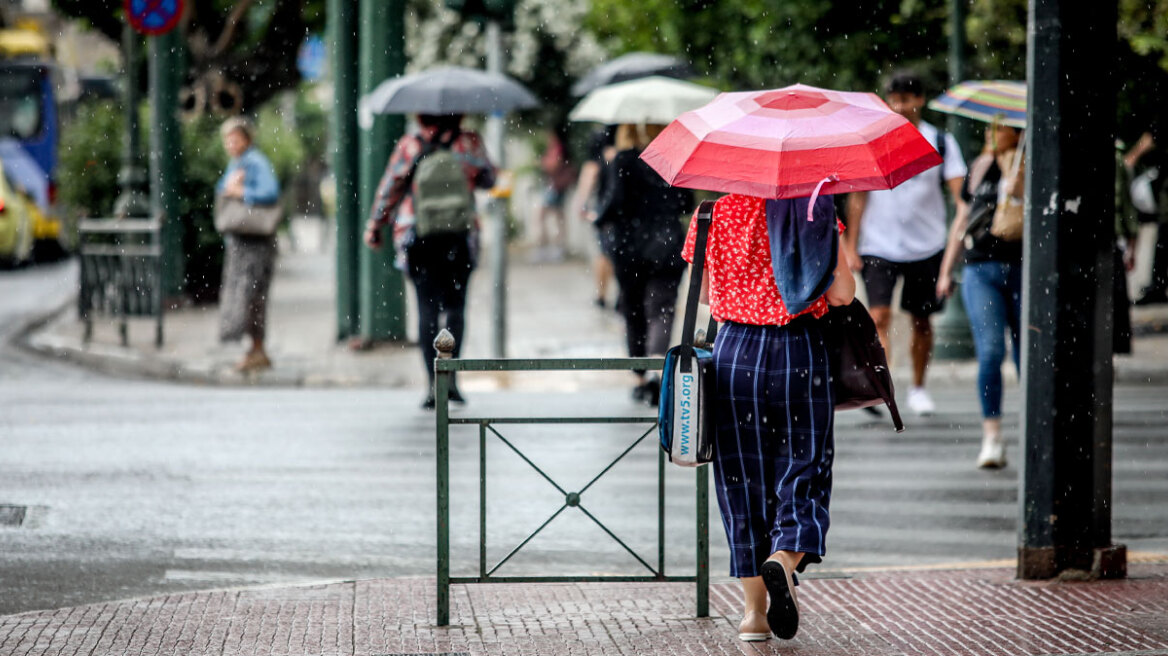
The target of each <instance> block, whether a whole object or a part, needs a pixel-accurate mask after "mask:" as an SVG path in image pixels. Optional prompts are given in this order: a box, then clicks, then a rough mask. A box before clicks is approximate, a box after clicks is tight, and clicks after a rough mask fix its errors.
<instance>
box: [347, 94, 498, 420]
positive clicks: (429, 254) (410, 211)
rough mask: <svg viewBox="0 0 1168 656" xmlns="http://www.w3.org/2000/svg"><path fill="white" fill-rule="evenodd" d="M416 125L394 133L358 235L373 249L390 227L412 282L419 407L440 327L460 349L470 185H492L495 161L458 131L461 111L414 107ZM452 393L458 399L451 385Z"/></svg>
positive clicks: (430, 397)
mask: <svg viewBox="0 0 1168 656" xmlns="http://www.w3.org/2000/svg"><path fill="white" fill-rule="evenodd" d="M417 123H418V129H417V131H415V132H411V133H408V134H405V135H403V136H402V137H401V139H399V140H398V142H397V145H396V146H395V147H394V150H393V154H392V155H391V156H390V158H389V164H388V166H387V167H386V169H385V174H384V175H383V176H382V178H381V183H380V184H379V185H378V187H377V194H376V196H375V197H374V200H373V209H372V211H371V213H370V216H369V221H368V223H367V224H366V227H365V235H364V241H365V244H366V245H367V246H369V248H372V249H374V250H377V249H379V248H381V245H382V234H383V229H384V228H385V227H386V226H390V229H391V230H392V234H393V243H394V247H395V249H396V252H397V266H398V268H400V269H402V270H403V271H405V272H406V273H407V275H408V276H409V278H410V281H411V282H413V284H414V291H415V293H416V294H417V301H418V344H419V346H420V347H421V351H422V366H423V367H424V368H425V370H426V374H427V376H428V378H429V381H430V382H429V386H428V390H427V393H426V397H425V399H424V400H423V401H422V407H423V408H425V409H432V408H433V407H434V405H435V399H434V358H435V357H437V351H436V350H435V348H434V338H435V337H437V336H438V332H439V330H440V329H441V328H442V327H445V328H446V329H447V330H449V331H450V333H451V334H452V335H454V339H455V347H454V357H456V358H457V357H458V355H459V352H460V351H461V349H462V343H463V333H464V328H465V313H466V294H467V284H468V283H469V281H470V273H471V270H472V269H474V266H475V255H476V253H475V251H476V248H475V246H476V244H477V233H478V215H477V213H476V210H475V199H474V190H475V189H476V188H477V189H489V188H490V187H492V186H493V185H494V184H495V168H494V166H493V165H492V164H491V161H490V159H489V158H488V157H487V153H486V149H485V148H484V146H483V141H482V138H481V137H479V135H478V134H477V133H475V132H473V131H469V130H463V129H462V127H461V125H462V116H461V115H449V116H435V115H428V114H420V115H419V116H418V117H417ZM450 400H451V401H455V402H458V403H461V402H463V397H462V394H461V393H460V392H459V390H458V387H457V386H453V387H452V388H451V390H450Z"/></svg>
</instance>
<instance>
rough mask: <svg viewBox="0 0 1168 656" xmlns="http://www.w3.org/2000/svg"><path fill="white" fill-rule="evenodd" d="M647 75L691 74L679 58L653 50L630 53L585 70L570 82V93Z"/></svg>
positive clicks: (578, 92)
mask: <svg viewBox="0 0 1168 656" xmlns="http://www.w3.org/2000/svg"><path fill="white" fill-rule="evenodd" d="M650 75H663V76H666V77H673V78H688V77H693V76H694V70H693V67H692V66H690V64H689V62H687V61H685V60H684V59H681V58H680V57H674V56H672V55H661V54H657V53H655V52H630V53H628V54H626V55H621V56H620V57H617V58H616V59H614V60H612V61H610V62H608V63H606V64H601V65H600V66H597V67H596V68H594V69H592V70H591V71H589V72H588V74H587V75H585V76H584V77H582V78H580V80H579V81H578V82H576V84H573V85H572V95H573V96H583V95H585V94H587V93H588V92H590V91H592V90H593V89H597V88H599V87H602V86H605V85H608V84H616V83H617V82H626V81H628V80H635V79H637V78H642V77H648V76H650Z"/></svg>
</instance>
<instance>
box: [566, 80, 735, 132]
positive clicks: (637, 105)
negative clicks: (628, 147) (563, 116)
mask: <svg viewBox="0 0 1168 656" xmlns="http://www.w3.org/2000/svg"><path fill="white" fill-rule="evenodd" d="M717 95H718V90H717V89H711V88H710V87H706V86H702V85H700V84H693V83H692V82H682V81H681V80H675V79H672V78H668V77H661V76H656V75H655V76H653V77H645V78H640V79H637V80H629V81H628V82H618V83H616V84H610V85H607V86H603V87H600V88H598V89H594V90H593V91H591V92H589V94H588V95H587V96H584V99H583V100H581V101H580V104H578V105H576V108H575V109H573V110H572V113H571V114H569V115H568V118H569V119H571V120H573V121H593V122H596V123H604V124H606V125H612V124H616V123H636V124H646V123H657V124H661V125H664V124H666V123H669V122H670V121H672V120H673V119H675V118H677V117H678V116H680V115H682V114H684V113H685V112H688V111H692V110H695V109H697V108H698V107H701V106H702V105H705V104H706V103H708V102H710V101H711V100H713V99H714V98H715V97H716V96H717Z"/></svg>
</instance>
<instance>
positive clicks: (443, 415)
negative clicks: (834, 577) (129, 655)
mask: <svg viewBox="0 0 1168 656" xmlns="http://www.w3.org/2000/svg"><path fill="white" fill-rule="evenodd" d="M443 333H444V334H443V335H440V336H439V338H438V340H436V341H435V346H437V347H438V350H439V359H437V360H435V362H434V370H435V374H436V376H435V386H434V387H435V390H434V391H435V398H436V401H437V408H436V411H437V415H438V417H437V419H438V422H437V424H438V429H437V439H438V450H437V461H438V563H437V575H438V576H437V578H438V625H439V626H446V625H448V624H449V623H450V585H451V584H461V583H571V582H598V581H610V582H650V581H655V582H686V583H696V584H697V616H698V617H708V616H709V586H710V578H709V572H710V567H709V564H710V563H709V561H710V554H709V546H710V542H709V523H708V517H709V515H708V512H709V511H708V503H709V474H708V472H707V471H706V468H705V467H699V468H698V469H697V485H696V489H697V512H696V514H697V518H696V519H697V522H696V524H697V531H696V532H697V554H696V559H695V560H696V567H695V571H694V574H693V575H692V576H669V575H667V574H666V573H665V454H664V453H663V452H662V451H661V449H659V448H658V449H656V452H657V563H656V566H653V565H651V564H649V562H648V561H646V559H645V558H642V557H641V555H640V554H638V553H637V552H636V551H634V550H633V549H632V548H631V547H629V546H628V544H626V543H625V542H624V541H623V540H621V539H620V538H619V537H618V536H617V535H616V534H615V533H614V532H613V531H612V530H610V529H609V528H608V527H607V526H605V525H604V523H602V522H601V521H600V520H599V519H597V517H596V516H595V515H593V514H592V513H591V512H589V511H588V509H587V508H586V507H585V506H584V505H583V503H582V497H583V495H584V493H585V492H587V491H588V489H589V488H591V487H592V485H593V484H594V483H596V482H597V481H598V480H599V479H600V478H601V477H602V476H604V475H605V474H607V473H608V472H609V471H610V470H611V469H612V468H613V467H614V466H615V465H616V464H617V463H619V462H620V461H621V460H622V459H623V458H624V457H625V456H626V455H628V454H629V453H630V452H631V451H632V450H633V449H634V448H636V447H637V446H638V445H639V444H641V443H642V442H643V441H645V439H646V438H649V439H650V442H653V443H655V442H656V438H655V435H656V431H655V428H656V427H657V418H656V417H655V416H619V417H471V416H458V417H451V416H450V388H451V385H452V382H453V378H454V374H455V373H456V372H460V371H462V372H467V371H478V372H484V371H496V372H499V371H508V372H515V371H632V370H634V369H638V370H654V369H656V370H660V369H661V367H662V366H663V364H664V360H663V359H662V358H595V359H533V360H518V359H517V360H504V359H487V360H461V359H451V358H450V357H449V356H450V352H451V351H452V350H453V339H452V338H450V337H449V334H448V333H445V331H443ZM532 424H545V425H565V424H580V425H611V424H641V425H648V428H647V429H646V430H644V431H643V432H640V434H639V437H637V438H636V439H635V440H634V441H633V442H632V444H630V445H629V447H628V448H626V449H625V450H624V451H622V452H621V453H620V455H618V456H616V458H615V459H614V460H613V461H612V462H610V463H609V464H608V465H607V466H606V467H604V468H603V469H602V470H600V472H599V473H598V474H596V476H594V477H593V478H592V480H590V481H589V482H588V483H587V484H586V485H584V486H583V487H581V488H580V489H579V490H574V491H569V490H567V489H565V488H564V487H563V486H561V485H560V484H559V483H557V482H556V481H555V480H554V479H553V478H552V477H551V476H549V475H548V474H547V473H546V472H544V471H543V470H542V469H540V468H539V467H538V466H537V465H536V464H535V463H534V462H532V460H531V459H530V458H528V457H527V456H526V455H525V454H524V453H523V452H522V451H520V450H519V449H518V448H517V447H516V446H515V444H514V443H513V442H512V441H511V440H509V439H508V438H507V437H506V436H505V435H504V434H503V433H502V432H500V430H499V428H498V427H500V426H509V425H510V426H513V425H532ZM451 425H477V426H478V427H479V430H478V433H479V567H478V575H477V576H456V577H452V576H451V575H450V426H451ZM490 436H494V437H495V438H497V439H498V440H499V441H500V442H502V444H503V445H504V446H506V447H507V448H508V449H509V450H510V451H512V452H514V453H515V454H516V455H518V456H519V457H520V458H521V459H522V460H523V461H524V462H525V463H527V464H528V465H529V466H531V468H532V469H534V470H535V471H536V472H537V473H538V474H539V475H540V476H541V477H542V478H543V479H544V480H545V481H547V483H548V484H550V485H551V487H553V488H554V489H555V490H556V492H558V493H559V494H561V495H563V499H564V500H563V503H562V505H560V507H559V509H558V510H556V511H555V512H554V513H552V515H551V517H548V519H547V520H546V521H545V522H543V524H541V525H540V526H539V528H537V529H535V531H534V532H532V533H531V535H529V536H528V537H527V538H526V539H524V540H523V541H522V542H520V543H519V545H518V546H516V547H515V548H514V549H512V550H511V551H510V552H509V553H508V554H507V555H506V556H504V557H503V559H502V560H500V561H499V562H497V563H495V564H494V565H493V566H491V565H489V561H488V559H487V455H486V454H487V442H488V441H489V440H488V438H489V437H490ZM651 436H653V437H651ZM570 508H575V509H577V510H579V511H580V512H581V513H583V514H584V516H585V517H587V518H588V519H589V520H591V521H592V522H594V523H595V524H596V525H597V526H599V527H600V528H601V529H602V530H603V531H604V532H605V533H606V534H607V535H608V536H609V537H610V538H612V539H613V540H614V541H615V542H616V543H617V544H619V545H620V546H621V547H622V548H623V549H624V550H625V551H627V552H628V553H629V554H630V555H632V557H633V558H635V559H636V561H637V562H638V563H639V564H640V565H641V566H643V567H644V568H645V569H646V570H647V571H648V574H644V575H630V576H619V575H612V576H498V575H496V572H497V571H498V570H499V568H500V567H502V566H503V565H504V564H505V563H506V562H508V561H509V560H510V559H511V558H512V556H514V555H515V554H516V553H518V552H519V550H521V549H523V548H524V547H525V546H527V544H528V543H530V542H531V541H532V540H533V539H534V538H535V537H536V536H537V535H539V533H540V532H541V531H543V529H544V528H546V527H547V526H548V525H549V524H551V522H552V521H553V520H555V518H556V517H559V516H560V515H561V514H563V513H564V512H565V511H567V510H569V509H570Z"/></svg>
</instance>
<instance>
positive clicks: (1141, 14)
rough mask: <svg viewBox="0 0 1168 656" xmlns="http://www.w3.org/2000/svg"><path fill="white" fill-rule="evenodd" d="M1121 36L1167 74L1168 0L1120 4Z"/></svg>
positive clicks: (1130, 0)
mask: <svg viewBox="0 0 1168 656" xmlns="http://www.w3.org/2000/svg"><path fill="white" fill-rule="evenodd" d="M1119 35H1120V36H1121V37H1123V38H1124V39H1126V40H1127V42H1128V44H1130V45H1131V49H1132V51H1133V52H1135V53H1136V54H1138V55H1141V56H1145V57H1155V58H1157V61H1158V63H1159V65H1160V68H1163V69H1164V70H1166V71H1168V0H1119Z"/></svg>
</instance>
